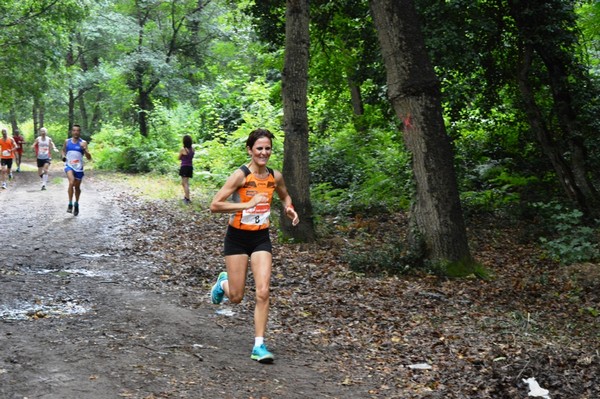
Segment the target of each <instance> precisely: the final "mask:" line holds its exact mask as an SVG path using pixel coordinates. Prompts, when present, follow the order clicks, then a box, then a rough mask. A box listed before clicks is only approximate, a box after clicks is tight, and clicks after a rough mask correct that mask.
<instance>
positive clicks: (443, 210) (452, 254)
mask: <svg viewBox="0 0 600 399" xmlns="http://www.w3.org/2000/svg"><path fill="white" fill-rule="evenodd" d="M370 7H371V12H372V14H373V20H374V22H375V26H376V28H377V32H378V36H379V42H380V44H381V49H382V54H383V58H384V62H385V67H386V70H387V83H388V96H389V98H390V101H391V103H392V106H393V107H394V110H395V112H396V115H397V116H398V117H399V118H400V119H401V120H402V121H404V132H403V134H404V141H405V143H406V147H407V149H408V150H409V151H410V153H411V155H412V168H413V173H414V179H415V185H416V200H415V202H414V205H413V209H412V212H411V215H410V217H411V225H412V226H413V228H412V229H411V235H412V241H414V242H419V243H420V244H421V245H422V246H421V248H420V249H421V250H424V254H423V255H424V257H425V258H426V259H428V260H431V261H434V262H454V261H464V262H471V261H472V258H471V254H470V252H469V246H468V241H467V234H466V228H465V225H464V220H463V214H462V209H461V205H460V199H459V195H458V187H457V183H456V175H455V171H454V164H453V157H454V156H453V151H452V147H451V144H450V139H449V137H448V135H447V134H446V129H445V126H444V120H443V117H442V107H441V94H440V86H439V82H438V79H437V77H436V75H435V72H434V70H433V67H432V66H431V63H430V60H429V56H428V54H427V51H426V49H425V42H424V39H423V34H422V32H421V26H420V23H419V16H418V14H417V12H416V9H415V6H414V4H413V1H410V0H371V1H370Z"/></svg>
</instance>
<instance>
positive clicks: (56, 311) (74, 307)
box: [0, 298, 90, 321]
mask: <svg viewBox="0 0 600 399" xmlns="http://www.w3.org/2000/svg"><path fill="white" fill-rule="evenodd" d="M89 310H90V306H89V305H85V304H81V303H79V301H77V300H67V301H62V300H58V301H56V300H53V299H50V298H44V299H36V300H35V301H34V302H33V303H30V302H24V301H18V302H14V303H12V304H3V305H0V320H13V321H18V320H37V319H43V318H52V317H65V316H76V315H81V314H84V313H87V312H88V311H89Z"/></svg>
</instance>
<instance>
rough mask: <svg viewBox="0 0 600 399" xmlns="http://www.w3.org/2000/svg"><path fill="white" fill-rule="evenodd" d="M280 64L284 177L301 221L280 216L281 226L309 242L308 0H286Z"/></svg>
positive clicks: (311, 227) (311, 229) (312, 236)
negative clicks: (282, 55)
mask: <svg viewBox="0 0 600 399" xmlns="http://www.w3.org/2000/svg"><path fill="white" fill-rule="evenodd" d="M285 21H286V23H285V59H284V66H283V88H282V96H283V119H284V124H283V130H284V131H285V142H284V154H283V170H282V172H283V176H284V178H285V182H286V185H287V188H288V191H289V193H290V195H291V197H292V200H293V201H294V207H295V208H296V212H298V215H299V216H300V223H299V224H298V225H297V226H296V227H294V228H292V225H291V222H290V220H289V219H288V218H287V217H285V215H282V217H281V229H282V230H283V233H284V234H285V235H286V236H288V237H293V238H295V239H297V240H299V241H303V242H312V241H314V240H315V231H314V225H313V219H312V204H311V202H310V191H309V180H310V173H309V169H308V113H307V109H306V103H307V91H308V57H309V43H310V37H309V30H308V25H309V6H308V0H287V1H286V15H285Z"/></svg>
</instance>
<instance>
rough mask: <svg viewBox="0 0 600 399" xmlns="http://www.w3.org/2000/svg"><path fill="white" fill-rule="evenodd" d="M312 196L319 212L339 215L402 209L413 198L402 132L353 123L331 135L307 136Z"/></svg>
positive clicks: (407, 157)
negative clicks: (365, 128)
mask: <svg viewBox="0 0 600 399" xmlns="http://www.w3.org/2000/svg"><path fill="white" fill-rule="evenodd" d="M311 148H312V149H314V150H312V151H311V155H310V163H311V165H310V167H311V185H312V198H313V199H314V200H315V204H314V206H315V209H316V210H317V212H318V211H325V212H329V211H333V212H335V213H339V214H348V213H366V214H369V213H376V212H382V211H383V212H386V211H393V210H398V209H406V208H407V207H408V204H409V202H410V198H411V193H412V191H411V188H410V187H411V173H410V167H409V156H408V154H407V152H406V151H405V150H404V147H403V143H402V140H401V138H400V133H399V132H398V131H395V130H389V129H388V130H384V129H370V130H369V133H368V134H362V135H361V134H360V133H358V132H356V130H355V129H354V125H352V124H349V123H348V124H346V126H345V127H344V128H343V130H339V131H338V132H337V134H336V135H332V136H329V137H317V136H314V135H313V136H311Z"/></svg>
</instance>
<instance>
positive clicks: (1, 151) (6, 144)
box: [0, 137, 16, 159]
mask: <svg viewBox="0 0 600 399" xmlns="http://www.w3.org/2000/svg"><path fill="white" fill-rule="evenodd" d="M15 147H16V145H15V142H14V140H13V139H12V138H10V137H7V138H6V140H5V139H3V138H2V137H0V158H2V159H12V157H13V150H14V148H15Z"/></svg>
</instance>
